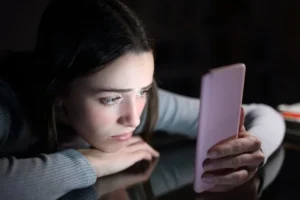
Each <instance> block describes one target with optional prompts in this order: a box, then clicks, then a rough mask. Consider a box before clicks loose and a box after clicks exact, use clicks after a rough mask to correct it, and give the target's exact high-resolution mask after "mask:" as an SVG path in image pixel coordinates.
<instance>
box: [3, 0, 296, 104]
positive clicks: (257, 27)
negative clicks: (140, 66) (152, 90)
mask: <svg viewBox="0 0 300 200" xmlns="http://www.w3.org/2000/svg"><path fill="white" fill-rule="evenodd" d="M48 2H49V0H1V2H0V51H1V52H2V54H3V52H4V51H6V50H8V49H12V50H21V51H27V50H28V51H29V50H33V49H34V44H35V36H36V29H37V26H38V23H39V20H40V17H41V14H42V13H43V10H44V9H45V7H46V5H47V4H48ZM123 2H125V3H126V4H127V5H129V6H130V7H131V8H132V9H133V10H135V12H136V13H137V14H138V15H139V17H140V18H141V19H142V20H143V21H144V23H145V25H146V27H147V29H148V30H149V32H150V33H151V36H152V38H153V39H155V41H156V56H157V59H156V75H157V78H158V81H159V84H160V86H161V87H163V88H166V89H169V90H172V91H175V92H178V93H181V94H185V95H190V96H195V97H198V96H199V86H200V77H201V75H202V74H203V73H204V72H206V70H208V69H210V68H214V67H217V66H221V65H227V64H231V63H236V62H243V63H245V64H246V65H247V77H246V85H245V94H244V103H252V102H259V103H266V104H269V105H271V106H274V107H276V106H277V105H278V104H281V103H294V102H298V101H299V100H300V92H298V91H299V90H298V89H300V60H299V59H298V58H300V28H299V27H300V26H299V24H300V20H299V19H300V12H297V11H298V10H299V8H300V1H299V0H288V1H282V0H229V1H224V0H185V1H183V0H123ZM1 67H5V66H1Z"/></svg>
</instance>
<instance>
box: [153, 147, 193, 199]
mask: <svg viewBox="0 0 300 200" xmlns="http://www.w3.org/2000/svg"><path fill="white" fill-rule="evenodd" d="M194 160H195V147H194V146H193V145H191V146H186V147H181V148H176V149H175V148H170V149H168V150H164V151H162V152H160V159H159V162H158V164H157V165H156V168H155V169H154V171H153V173H152V176H151V177H150V182H151V186H152V190H153V193H154V195H155V196H156V197H157V196H160V195H163V194H165V193H168V192H170V191H172V190H176V189H179V188H181V187H183V186H185V185H187V184H191V183H193V179H194Z"/></svg>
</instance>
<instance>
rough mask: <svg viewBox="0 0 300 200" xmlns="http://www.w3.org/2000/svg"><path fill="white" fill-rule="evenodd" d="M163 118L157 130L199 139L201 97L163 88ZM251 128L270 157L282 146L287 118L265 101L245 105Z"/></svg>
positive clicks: (161, 103) (161, 107)
mask: <svg viewBox="0 0 300 200" xmlns="http://www.w3.org/2000/svg"><path fill="white" fill-rule="evenodd" d="M158 99H159V117H158V122H157V124H156V130H161V131H165V132H168V133H170V134H183V135H185V136H187V137H189V138H196V137H197V131H198V115H199V106H200V100H199V99H197V98H191V97H186V96H182V95H178V94H175V93H172V92H168V91H165V90H163V89H159V91H158ZM243 108H244V111H245V126H246V129H247V131H249V132H250V133H251V134H253V135H254V136H256V137H257V138H259V139H260V140H261V142H262V151H263V152H264V154H265V158H266V160H267V159H268V158H269V157H270V155H271V154H272V153H273V152H274V151H275V150H276V149H277V148H278V147H279V146H280V144H281V142H282V140H283V138H284V134H285V124H284V120H283V118H282V117H281V116H280V114H279V113H277V112H276V111H275V110H274V109H273V108H271V107H270V106H267V105H264V104H249V105H243Z"/></svg>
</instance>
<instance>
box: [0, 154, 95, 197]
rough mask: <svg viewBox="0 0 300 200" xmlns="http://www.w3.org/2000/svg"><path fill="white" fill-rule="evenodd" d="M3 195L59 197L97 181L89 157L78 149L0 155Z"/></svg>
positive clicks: (0, 187)
mask: <svg viewBox="0 0 300 200" xmlns="http://www.w3.org/2000/svg"><path fill="white" fill-rule="evenodd" d="M0 164H1V165H0V194H1V198H3V199H10V200H14V199H20V198H22V199H26V200H29V199H57V198H59V197H61V196H62V195H64V194H66V193H68V192H69V191H71V190H75V189H79V188H84V187H88V186H90V185H92V184H94V183H95V181H96V175H95V172H94V171H93V169H92V168H91V166H90V165H89V163H88V161H87V160H86V159H85V158H84V156H83V155H82V154H80V153H79V152H77V151H75V150H66V151H62V152H59V153H54V154H50V155H41V156H39V157H35V158H28V159H16V158H15V157H4V158H0Z"/></svg>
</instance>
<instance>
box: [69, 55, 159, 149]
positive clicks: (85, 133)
mask: <svg viewBox="0 0 300 200" xmlns="http://www.w3.org/2000/svg"><path fill="white" fill-rule="evenodd" d="M153 73H154V59H153V54H152V52H146V53H140V54H138V53H127V54H125V55H123V56H121V57H120V58H118V59H117V60H115V61H113V62H112V63H110V64H109V65H108V66H107V67H106V68H104V69H103V70H100V71H99V72H97V73H95V74H92V75H89V76H87V77H84V78H80V79H77V80H75V81H74V82H72V84H71V86H70V92H69V95H68V96H67V97H66V98H65V99H63V103H64V106H65V107H66V110H67V116H68V123H69V125H71V126H72V127H73V128H74V129H75V130H76V132H77V133H78V134H79V135H80V136H81V137H82V138H83V139H85V140H86V141H87V142H88V143H89V144H91V145H92V146H93V147H95V148H97V149H99V150H102V151H105V152H115V151H118V150H120V149H121V148H123V147H124V145H125V144H126V141H127V140H128V139H130V137H131V136H132V133H133V131H134V130H135V129H136V127H137V126H138V125H139V124H140V117H141V114H142V111H143V109H144V107H145V104H146V99H147V91H148V90H149V88H150V87H151V84H152V81H153Z"/></svg>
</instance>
